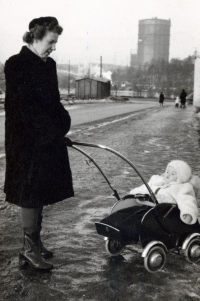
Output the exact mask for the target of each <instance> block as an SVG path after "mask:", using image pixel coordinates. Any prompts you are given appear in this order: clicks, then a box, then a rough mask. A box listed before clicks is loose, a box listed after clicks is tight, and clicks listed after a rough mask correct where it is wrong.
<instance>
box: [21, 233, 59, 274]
mask: <svg viewBox="0 0 200 301" xmlns="http://www.w3.org/2000/svg"><path fill="white" fill-rule="evenodd" d="M26 263H28V264H29V265H30V266H32V267H33V268H35V269H40V270H50V269H51V268H52V267H53V265H52V264H51V263H50V262H47V261H46V260H45V259H44V258H43V257H42V255H41V253H40V250H39V248H38V245H37V241H36V235H35V234H31V235H29V234H26V233H25V234H24V247H23V249H22V250H21V251H20V253H19V264H20V266H23V265H25V264H26Z"/></svg>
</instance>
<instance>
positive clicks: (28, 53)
mask: <svg viewBox="0 0 200 301" xmlns="http://www.w3.org/2000/svg"><path fill="white" fill-rule="evenodd" d="M20 54H21V55H23V56H25V57H27V59H28V60H30V61H34V62H35V63H37V64H46V63H48V62H49V58H47V60H46V62H44V61H43V60H42V59H41V58H40V57H39V56H38V55H37V54H35V53H34V52H33V51H31V50H30V49H29V48H28V47H27V46H23V47H22V49H21V51H20Z"/></svg>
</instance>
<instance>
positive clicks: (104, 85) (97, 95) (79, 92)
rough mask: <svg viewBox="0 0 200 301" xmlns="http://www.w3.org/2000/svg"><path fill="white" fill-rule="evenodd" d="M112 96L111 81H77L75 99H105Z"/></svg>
mask: <svg viewBox="0 0 200 301" xmlns="http://www.w3.org/2000/svg"><path fill="white" fill-rule="evenodd" d="M109 96H110V80H108V79H106V78H103V77H95V78H89V77H87V78H81V79H77V80H76V88H75V97H76V98H81V99H103V98H106V97H109Z"/></svg>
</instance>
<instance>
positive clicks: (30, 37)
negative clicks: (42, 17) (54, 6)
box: [23, 22, 63, 44]
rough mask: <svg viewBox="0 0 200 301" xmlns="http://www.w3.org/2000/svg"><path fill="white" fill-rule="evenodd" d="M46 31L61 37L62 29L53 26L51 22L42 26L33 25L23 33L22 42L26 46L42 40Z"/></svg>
mask: <svg viewBox="0 0 200 301" xmlns="http://www.w3.org/2000/svg"><path fill="white" fill-rule="evenodd" d="M48 31H51V32H55V33H57V34H58V35H61V33H62V31H63V28H62V27H61V26H60V25H58V24H55V22H51V23H50V24H48V23H44V24H43V25H38V24H35V26H34V27H33V28H31V29H30V31H27V32H25V34H24V35H23V41H24V42H25V43H27V44H32V43H33V41H34V40H42V39H43V38H44V36H45V35H46V34H47V32H48Z"/></svg>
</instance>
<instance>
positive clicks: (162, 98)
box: [159, 92, 165, 106]
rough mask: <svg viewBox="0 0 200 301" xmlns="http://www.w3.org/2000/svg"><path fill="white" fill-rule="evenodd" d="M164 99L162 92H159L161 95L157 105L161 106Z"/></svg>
mask: <svg viewBox="0 0 200 301" xmlns="http://www.w3.org/2000/svg"><path fill="white" fill-rule="evenodd" d="M164 99H165V96H164V94H163V92H161V93H160V96H159V103H160V106H163V102H164Z"/></svg>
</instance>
